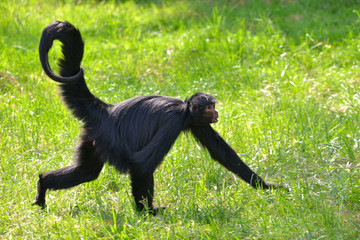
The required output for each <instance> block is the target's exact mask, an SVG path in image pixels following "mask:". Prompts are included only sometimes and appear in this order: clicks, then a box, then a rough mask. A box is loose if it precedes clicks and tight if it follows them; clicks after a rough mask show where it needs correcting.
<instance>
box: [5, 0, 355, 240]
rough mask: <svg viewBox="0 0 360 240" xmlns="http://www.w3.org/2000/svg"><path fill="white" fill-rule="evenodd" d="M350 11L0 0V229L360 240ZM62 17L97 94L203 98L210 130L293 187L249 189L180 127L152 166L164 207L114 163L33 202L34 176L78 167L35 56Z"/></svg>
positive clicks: (272, 1)
mask: <svg viewBox="0 0 360 240" xmlns="http://www.w3.org/2000/svg"><path fill="white" fill-rule="evenodd" d="M359 12H360V4H359V1H356V0H353V1H352V0H342V1H338V0H330V1H327V0H319V1H312V0H299V1H283V0H264V1H260V0H256V1H251V0H244V1H231V0H227V1H226V0H218V1H216V0H207V1H192V0H184V1H171V0H168V1H160V0H159V1H145V0H143V1H141V0H139V1H95V0H94V1H80V0H78V1H77V0H75V1H70V0H69V1H67V0H65V1H52V0H50V1H46V2H45V1H35V0H23V1H10V0H7V1H2V2H1V3H0V15H1V18H0V79H1V82H0V119H1V121H0V161H1V162H0V192H1V195H0V196H1V198H0V238H1V239H176V238H177V239H358V238H359V237H360V161H359V160H360V146H359V144H360V74H359V73H360V71H359V70H360V63H359V59H360V50H359V49H360V47H359V46H360V18H359V17H360V14H359ZM55 19H57V20H68V21H70V22H72V23H73V24H74V25H76V26H78V27H79V28H80V30H81V32H82V35H83V38H84V40H85V43H86V45H85V57H84V60H83V63H82V65H83V66H84V68H85V74H86V78H87V82H88V85H89V88H90V89H91V91H92V92H93V93H94V94H96V95H97V96H98V97H100V98H101V99H103V100H106V101H108V102H111V103H116V102H119V101H122V100H125V99H127V98H130V97H135V96H139V95H146V94H161V95H169V96H175V97H180V98H182V99H185V98H186V97H188V96H190V95H191V94H192V93H194V92H196V91H204V92H208V93H211V94H213V95H215V96H216V97H217V99H218V100H219V101H220V104H219V105H218V110H219V113H220V121H219V123H217V124H214V125H213V126H214V128H216V130H217V131H218V132H219V133H220V134H221V135H222V136H223V137H224V139H226V141H228V142H229V143H230V144H231V146H232V147H233V148H234V149H235V150H236V151H237V153H238V154H239V155H240V156H241V157H242V158H243V160H244V161H245V162H246V163H247V164H249V166H251V168H253V169H254V170H255V171H256V172H257V173H259V174H260V175H261V176H262V177H264V178H265V179H267V180H271V181H274V182H277V183H282V184H284V185H286V186H287V187H288V188H289V189H290V192H289V193H285V192H283V191H270V192H263V191H257V190H253V189H252V188H250V187H249V186H248V185H247V184H245V183H244V182H242V181H241V180H240V179H237V178H236V177H235V176H234V175H233V174H232V173H230V172H228V171H226V170H225V169H224V168H223V167H221V166H220V165H219V164H217V163H216V162H214V161H213V160H211V158H210V156H209V154H208V153H207V152H206V151H201V150H200V149H199V147H198V146H197V145H196V143H195V141H194V139H193V138H192V137H191V136H190V135H189V136H186V135H182V136H181V137H180V138H179V139H178V140H177V142H176V143H175V145H174V147H173V148H172V150H171V151H170V152H169V154H168V155H167V157H166V159H165V160H164V164H162V165H161V167H160V168H159V169H158V170H157V171H156V174H155V180H156V188H155V199H156V202H157V203H158V204H161V205H166V206H167V209H166V211H165V212H164V214H161V215H159V216H156V217H152V216H147V215H145V214H139V213H137V212H135V211H134V206H133V199H132V196H131V190H130V184H129V180H128V177H127V176H126V175H120V174H118V173H117V172H116V171H115V170H114V169H113V168H111V167H109V166H106V167H105V168H104V170H103V171H102V174H101V175H100V177H99V179H97V180H96V181H93V182H91V183H86V184H83V185H80V186H78V187H75V188H72V189H70V190H64V191H51V192H49V194H48V195H47V201H48V207H47V208H46V209H45V210H40V209H38V208H37V207H34V206H31V203H32V202H33V200H34V197H35V194H36V181H37V175H38V174H39V173H40V172H44V171H49V170H53V169H56V168H60V167H63V166H66V165H69V164H70V163H71V162H72V155H73V150H72V149H73V147H74V145H75V144H76V140H77V135H78V134H79V129H80V126H81V123H79V122H78V121H77V120H75V119H74V118H73V117H72V116H71V114H70V112H69V111H68V110H67V109H66V108H65V106H64V104H63V102H62V101H61V99H60V98H59V96H58V94H57V93H58V89H57V87H56V83H54V82H53V81H51V80H49V78H48V77H46V75H45V74H44V73H43V71H42V69H41V66H40V62H39V60H38V51H37V47H38V44H39V39H40V35H41V31H42V29H43V28H44V27H45V26H47V25H48V24H49V23H50V22H52V21H53V20H55ZM56 49H57V50H58V47H57V48H56ZM56 49H55V50H56ZM51 54H52V55H51V61H52V65H54V63H55V59H56V56H58V55H59V54H58V52H57V51H52V53H51Z"/></svg>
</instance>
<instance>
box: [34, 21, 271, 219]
mask: <svg viewBox="0 0 360 240" xmlns="http://www.w3.org/2000/svg"><path fill="white" fill-rule="evenodd" d="M55 39H58V40H60V41H61V42H62V43H63V45H62V52H63V55H64V58H63V59H61V60H60V61H59V66H60V76H58V75H56V74H54V73H53V72H52V70H51V68H50V66H49V64H48V57H47V55H48V51H49V49H50V48H51V46H52V43H53V41H54V40H55ZM83 48H84V43H83V41H82V38H81V35H80V32H79V31H78V30H77V29H76V28H75V27H74V26H73V25H71V24H70V23H68V22H59V21H55V22H53V23H52V24H50V25H49V26H48V27H46V28H45V29H44V31H43V34H42V37H41V41H40V46H39V52H40V61H41V64H42V66H43V68H44V70H45V72H46V74H47V75H48V76H49V77H50V78H52V79H53V80H55V81H57V82H60V88H61V90H62V91H61V94H62V96H63V98H64V101H65V103H66V105H67V106H68V107H69V108H70V109H71V110H72V112H73V114H74V115H75V117H77V118H78V119H80V120H82V121H83V122H84V126H83V133H82V135H81V139H80V142H79V145H78V147H77V154H76V162H75V163H74V164H73V165H71V166H68V167H65V168H62V169H58V170H54V171H50V172H47V173H42V174H40V176H39V180H38V193H37V196H36V201H35V204H37V205H40V206H44V205H45V193H46V191H47V190H48V189H64V188H70V187H73V186H76V185H78V184H80V183H83V182H87V181H91V180H94V179H96V178H97V177H98V175H99V173H100V172H101V169H102V167H103V165H104V163H105V162H108V163H109V164H111V165H113V166H115V167H116V168H117V170H119V171H120V172H122V173H129V174H130V179H131V186H132V192H133V195H134V198H135V202H136V206H137V209H138V210H142V209H143V208H144V207H146V208H148V209H149V210H153V212H154V213H155V211H156V210H157V208H156V207H154V206H153V204H152V203H153V192H154V179H153V173H154V171H155V169H156V168H157V167H158V166H159V164H160V163H161V161H162V160H163V158H164V156H165V155H166V154H167V153H168V151H169V150H170V148H171V146H172V145H173V143H174V142H175V140H176V138H177V137H178V136H179V134H180V133H181V132H182V131H190V132H191V133H192V134H193V135H194V136H195V138H196V139H197V140H198V141H199V142H200V143H201V144H202V145H203V146H204V147H206V148H207V149H208V150H209V152H210V154H211V156H212V158H214V159H215V160H216V161H218V162H219V163H221V164H222V165H223V166H225V167H226V168H227V169H228V170H230V171H232V172H234V173H235V174H237V175H238V176H239V177H241V178H242V179H243V180H244V181H246V182H247V183H249V184H250V185H251V186H253V187H255V188H263V189H268V188H270V187H273V188H276V187H277V186H276V185H274V184H271V183H266V182H265V181H263V180H262V179H261V178H260V177H259V176H258V175H257V174H256V173H254V172H253V171H252V170H251V169H250V168H249V167H248V166H246V164H245V163H243V162H242V161H241V160H240V158H239V157H238V156H237V154H236V153H235V151H234V150H233V149H232V148H231V147H230V146H229V145H228V144H227V143H226V142H225V141H224V140H223V139H222V138H221V137H220V136H219V134H218V133H217V132H216V131H215V130H214V129H213V128H212V127H211V126H210V123H211V119H209V118H206V117H205V114H204V111H205V108H206V107H207V106H209V105H212V104H214V103H215V102H216V100H215V98H214V97H213V96H211V95H210V94H206V93H196V94H194V95H193V96H192V97H190V98H189V99H186V100H184V101H183V100H180V99H177V98H173V97H164V96H155V95H153V96H142V97H136V98H132V99H129V100H126V101H123V102H121V103H118V104H115V105H112V104H108V103H104V102H103V101H101V100H99V99H98V98H96V97H95V96H94V95H93V94H92V93H91V92H90V91H89V89H88V87H87V85H86V82H85V79H84V75H83V70H82V69H81V68H80V63H81V60H82V56H83ZM216 117H217V113H216ZM144 200H145V202H146V204H145V203H144Z"/></svg>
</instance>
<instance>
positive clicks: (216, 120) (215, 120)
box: [211, 117, 219, 123]
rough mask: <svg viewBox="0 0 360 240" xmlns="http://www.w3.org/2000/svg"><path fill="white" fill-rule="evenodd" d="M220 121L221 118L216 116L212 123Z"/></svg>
mask: <svg viewBox="0 0 360 240" xmlns="http://www.w3.org/2000/svg"><path fill="white" fill-rule="evenodd" d="M218 121H219V120H218V119H217V117H215V118H213V119H212V121H211V122H212V123H216V122H218Z"/></svg>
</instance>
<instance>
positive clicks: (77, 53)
mask: <svg viewBox="0 0 360 240" xmlns="http://www.w3.org/2000/svg"><path fill="white" fill-rule="evenodd" d="M54 40H59V41H60V42H61V43H62V46H61V49H62V54H63V58H62V59H59V61H58V65H59V68H60V76H59V75H56V74H55V73H54V72H53V70H52V69H51V67H50V64H49V60H48V52H49V50H50V49H51V47H52V45H53V41H54ZM83 54H84V42H83V40H82V38H81V34H80V31H79V30H78V29H76V28H75V27H74V26H73V25H72V24H71V23H69V22H60V21H54V22H52V23H51V24H50V25H49V26H47V27H46V28H45V29H44V30H43V32H42V35H41V40H40V46H39V55H40V61H41V65H42V67H43V69H44V71H45V73H46V74H47V75H48V76H49V77H50V78H51V79H53V80H54V81H56V82H59V83H61V84H60V87H61V89H62V92H61V94H62V96H63V97H64V101H65V103H66V104H67V106H68V107H69V108H70V109H71V110H72V111H73V114H74V115H75V117H77V118H79V119H80V120H83V121H85V124H87V125H89V124H90V123H91V124H92V125H93V124H97V119H99V115H100V114H104V113H105V112H106V111H103V110H104V109H105V108H106V107H107V106H108V104H106V103H104V102H102V101H101V100H99V99H98V98H96V97H95V96H94V95H93V94H92V93H91V92H90V91H89V89H88V87H87V85H86V82H85V79H84V71H83V69H82V68H81V67H80V64H81V60H82V58H83ZM88 127H91V126H88Z"/></svg>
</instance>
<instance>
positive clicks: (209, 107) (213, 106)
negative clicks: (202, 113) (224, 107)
mask: <svg viewBox="0 0 360 240" xmlns="http://www.w3.org/2000/svg"><path fill="white" fill-rule="evenodd" d="M214 108H215V104H214V103H213V104H210V105H207V106H206V109H214Z"/></svg>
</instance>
